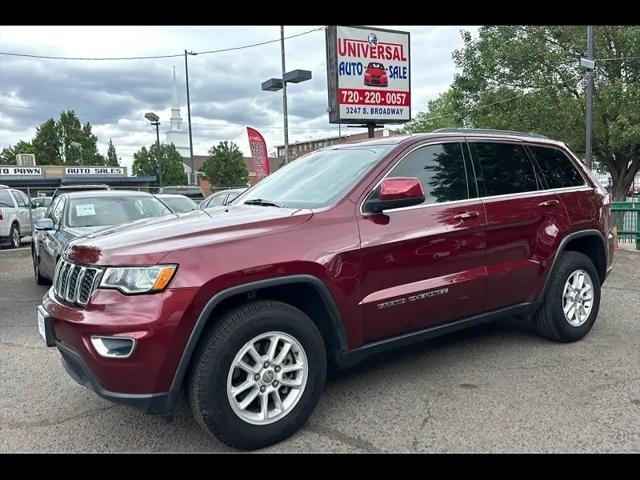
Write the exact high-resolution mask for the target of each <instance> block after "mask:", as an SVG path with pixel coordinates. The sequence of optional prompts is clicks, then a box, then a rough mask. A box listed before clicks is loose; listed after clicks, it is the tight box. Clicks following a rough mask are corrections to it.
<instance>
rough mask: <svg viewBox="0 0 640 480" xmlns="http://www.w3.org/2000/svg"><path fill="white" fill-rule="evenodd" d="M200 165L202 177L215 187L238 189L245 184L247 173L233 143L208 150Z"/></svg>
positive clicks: (240, 153) (223, 143)
mask: <svg viewBox="0 0 640 480" xmlns="http://www.w3.org/2000/svg"><path fill="white" fill-rule="evenodd" d="M208 155H209V156H208V157H207V159H206V160H205V161H204V162H203V163H202V171H203V173H204V177H205V178H206V179H207V180H209V182H211V185H215V186H216V187H240V186H244V185H246V184H247V179H248V177H249V172H248V171H247V167H246V165H245V163H244V159H243V155H242V152H241V151H240V149H239V148H238V146H237V145H236V144H235V143H233V142H227V141H225V142H220V143H218V145H217V146H213V147H211V148H210V149H209V152H208Z"/></svg>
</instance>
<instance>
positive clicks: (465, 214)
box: [453, 212, 480, 220]
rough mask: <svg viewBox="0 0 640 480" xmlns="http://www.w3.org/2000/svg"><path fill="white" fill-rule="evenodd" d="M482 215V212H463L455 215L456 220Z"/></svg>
mask: <svg viewBox="0 0 640 480" xmlns="http://www.w3.org/2000/svg"><path fill="white" fill-rule="evenodd" d="M479 216H480V212H462V213H459V214H457V215H454V216H453V218H454V219H455V220H469V219H470V218H476V217H479Z"/></svg>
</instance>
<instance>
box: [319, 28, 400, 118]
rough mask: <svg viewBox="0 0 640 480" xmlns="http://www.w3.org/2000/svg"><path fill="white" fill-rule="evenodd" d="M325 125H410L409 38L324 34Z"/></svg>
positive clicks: (391, 33) (374, 32) (361, 31)
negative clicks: (327, 97) (326, 106)
mask: <svg viewBox="0 0 640 480" xmlns="http://www.w3.org/2000/svg"><path fill="white" fill-rule="evenodd" d="M326 38H327V79H328V82H327V83H328V87H329V122H331V123H380V124H382V123H401V122H407V121H409V120H411V61H410V52H409V45H410V40H409V32H400V31H397V30H385V29H380V28H370V27H345V26H330V27H328V28H327V33H326Z"/></svg>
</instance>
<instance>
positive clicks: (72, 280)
mask: <svg viewBox="0 0 640 480" xmlns="http://www.w3.org/2000/svg"><path fill="white" fill-rule="evenodd" d="M101 274H102V269H101V268H99V267H85V266H83V265H76V264H73V263H70V262H67V261H66V260H59V261H58V265H56V272H55V274H54V276H53V293H54V294H55V295H56V297H58V298H60V299H62V300H65V301H66V302H69V303H73V304H76V305H79V306H85V305H86V304H87V302H88V301H89V297H90V296H91V293H93V291H94V290H95V289H96V287H97V284H98V282H99V281H100V277H101V276H102V275H101Z"/></svg>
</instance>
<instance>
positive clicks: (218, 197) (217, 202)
mask: <svg viewBox="0 0 640 480" xmlns="http://www.w3.org/2000/svg"><path fill="white" fill-rule="evenodd" d="M226 196H227V195H226V194H221V195H216V196H215V197H213V198H212V199H211V201H210V202H209V205H208V206H209V207H215V206H216V205H223V204H224V199H225V197H226Z"/></svg>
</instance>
